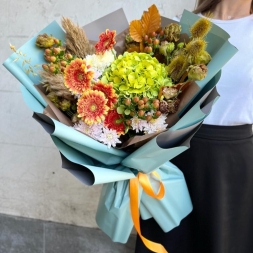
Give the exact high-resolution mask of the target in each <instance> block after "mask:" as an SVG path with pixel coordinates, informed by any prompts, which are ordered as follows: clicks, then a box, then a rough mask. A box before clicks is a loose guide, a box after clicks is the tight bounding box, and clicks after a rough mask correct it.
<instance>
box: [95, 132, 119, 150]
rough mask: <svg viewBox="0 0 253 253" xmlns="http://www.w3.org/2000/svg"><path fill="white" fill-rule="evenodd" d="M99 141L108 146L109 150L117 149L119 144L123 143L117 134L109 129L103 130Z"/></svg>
mask: <svg viewBox="0 0 253 253" xmlns="http://www.w3.org/2000/svg"><path fill="white" fill-rule="evenodd" d="M98 140H99V141H101V142H102V143H104V144H106V145H107V146H108V148H110V147H115V146H116V144H117V143H121V141H120V140H119V135H118V134H117V132H116V131H115V130H113V129H109V128H107V127H104V128H103V133H101V134H100V136H99V139H98Z"/></svg>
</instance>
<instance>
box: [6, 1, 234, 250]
mask: <svg viewBox="0 0 253 253" xmlns="http://www.w3.org/2000/svg"><path fill="white" fill-rule="evenodd" d="M115 16H120V19H115V18H114V17H115ZM111 20H118V23H119V24H117V26H118V27H117V29H115V30H114V29H111V28H110V27H109V24H110V23H111ZM113 25H115V26H116V24H114V23H113ZM62 27H63V28H64V30H65V33H64V32H63V30H62V29H61V27H60V26H59V25H58V24H57V23H56V22H53V23H52V24H50V25H49V26H48V27H46V28H45V29H43V30H42V31H41V32H40V33H39V34H38V35H37V36H35V37H34V38H32V39H31V40H30V41H29V42H27V43H26V44H25V45H24V46H23V47H21V48H20V49H19V50H16V49H15V47H14V46H12V45H11V48H12V50H13V51H14V54H13V55H11V56H10V57H9V58H8V59H7V60H6V61H5V63H4V65H5V67H6V68H7V69H8V70H9V71H11V72H12V73H13V75H14V76H16V77H17V78H18V79H19V81H20V82H21V83H22V85H21V89H22V93H23V96H24V99H25V101H26V103H27V104H28V106H29V107H30V108H31V109H32V110H33V111H34V115H33V117H34V118H35V119H36V120H37V121H38V122H39V123H40V124H41V125H42V126H43V127H44V129H45V130H46V131H47V132H48V133H49V134H50V135H51V137H52V139H53V141H54V143H55V145H56V146H57V148H58V149H59V151H60V153H61V157H62V164H63V165H62V167H63V168H66V169H68V170H69V171H70V172H71V173H72V174H73V175H74V176H76V177H77V178H78V179H80V180H81V181H82V182H83V183H85V184H88V185H93V184H98V183H102V184H104V186H103V188H102V193H101V197H100V201H99V206H98V210H97V215H96V220H97V223H98V226H99V227H100V228H101V229H102V230H103V231H104V232H105V233H106V234H108V235H109V236H110V237H111V238H112V240H113V241H119V242H126V240H127V239H128V237H129V234H130V233H131V230H132V227H133V225H134V226H135V228H136V230H137V232H138V233H139V235H140V237H141V238H142V240H143V242H144V244H145V245H146V246H147V247H148V248H149V249H150V250H152V251H154V252H166V251H165V249H164V248H163V246H162V245H159V244H156V243H154V242H150V241H148V240H147V239H146V238H144V237H143V236H142V235H141V231H140V227H139V212H140V213H141V216H142V218H143V219H148V218H150V217H153V218H154V219H155V220H156V221H157V222H158V224H159V225H160V226H161V227H162V229H163V230H164V231H165V232H167V231H169V230H171V229H172V228H174V227H175V226H177V225H178V224H179V223H180V221H181V220H182V219H183V218H184V217H185V216H186V215H187V214H188V213H189V212H190V211H191V210H192V205H191V201H190V197H189V194H188V191H187V187H186V183H185V181H184V177H183V175H182V173H181V172H180V170H179V169H178V168H176V167H175V166H174V165H173V164H171V163H169V162H168V161H169V160H170V159H172V158H173V157H175V156H177V155H178V154H180V153H181V152H183V151H184V150H186V149H187V148H189V141H190V139H191V137H192V136H193V134H194V133H195V132H196V131H197V129H198V128H199V126H200V125H201V122H202V121H203V119H204V118H205V117H206V116H207V115H208V113H209V111H210V110H211V107H212V104H213V102H214V101H215V99H216V97H217V93H216V92H215V89H214V87H215V85H216V83H217V81H218V80H219V76H220V69H221V67H222V66H223V65H224V64H225V63H226V62H227V61H228V60H229V59H230V58H231V57H232V56H233V55H234V54H235V53H236V49H235V48H234V47H233V46H232V45H230V43H229V42H228V38H229V36H228V34H226V33H225V32H224V31H222V30H221V29H220V28H218V27H216V26H215V25H212V23H211V22H210V20H208V18H199V17H198V16H196V15H195V14H192V13H190V12H187V11H185V12H184V14H183V16H182V19H181V21H180V23H177V22H175V21H172V20H169V19H167V18H164V17H161V16H160V14H159V12H158V9H157V8H156V6H155V5H152V6H151V7H150V8H149V9H148V11H145V12H144V13H143V16H142V18H141V19H140V20H134V21H132V22H131V23H130V25H128V23H127V22H126V19H124V14H123V12H122V10H119V11H116V12H114V13H111V14H109V15H107V16H105V17H103V18H101V19H99V20H97V21H94V22H93V23H91V24H88V25H86V26H85V27H84V28H81V27H79V26H77V25H75V24H74V23H73V22H72V21H71V20H69V19H68V18H63V19H62ZM116 32H117V33H118V34H117V35H116ZM99 34H100V35H99ZM98 35H99V40H98V41H97V40H96V39H94V38H95V36H98ZM21 58H22V60H20V59H21ZM13 61H14V62H15V63H14V62H13ZM34 84H35V85H34Z"/></svg>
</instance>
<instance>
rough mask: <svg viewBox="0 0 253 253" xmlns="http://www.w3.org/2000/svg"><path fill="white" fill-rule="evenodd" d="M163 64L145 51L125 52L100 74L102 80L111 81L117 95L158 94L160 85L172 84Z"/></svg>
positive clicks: (152, 96) (140, 95)
mask: <svg viewBox="0 0 253 253" xmlns="http://www.w3.org/2000/svg"><path fill="white" fill-rule="evenodd" d="M167 75H168V73H167V71H166V69H165V67H164V65H163V64H161V63H159V62H158V60H157V59H156V58H155V57H152V56H150V55H149V54H146V53H137V52H132V53H128V52H125V53H124V55H120V56H119V57H118V58H117V59H116V60H115V61H114V62H113V63H112V64H111V65H110V67H109V68H107V69H106V70H105V72H104V73H103V76H102V82H104V83H109V82H112V83H113V87H114V89H115V90H116V92H117V93H118V95H120V96H121V95H123V96H125V97H130V98H132V97H134V96H136V95H137V96H138V97H148V98H154V97H157V96H158V93H159V88H160V87H161V86H170V85H172V81H171V79H170V78H169V77H168V76H167Z"/></svg>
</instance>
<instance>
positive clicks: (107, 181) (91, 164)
mask: <svg viewBox="0 0 253 253" xmlns="http://www.w3.org/2000/svg"><path fill="white" fill-rule="evenodd" d="M122 13H123V11H122V10H118V11H116V12H113V13H111V14H109V15H107V16H105V17H103V18H101V19H99V20H97V21H94V22H92V23H91V24H88V25H86V26H85V27H84V29H85V31H86V30H87V32H86V34H87V35H88V37H89V39H91V40H95V39H96V37H95V35H97V36H98V35H99V34H100V33H101V32H103V31H104V30H105V28H108V29H111V30H112V29H118V32H124V30H125V29H127V28H128V22H127V20H126V18H125V15H123V14H122ZM115 17H120V19H119V18H117V19H115ZM198 18H199V17H198V16H197V15H195V14H193V13H190V12H188V11H184V13H183V16H182V18H181V21H180V24H181V26H182V31H183V32H184V33H187V34H188V29H189V27H190V25H191V24H193V23H194V22H195V21H196V20H197V19H198ZM111 20H118V22H117V27H116V28H115V27H112V26H113V24H114V23H115V22H111ZM163 22H175V21H172V20H169V19H167V18H163ZM165 24H166V23H165ZM42 33H47V34H53V35H54V36H55V37H57V38H59V39H61V40H62V41H64V40H65V33H64V31H63V30H62V29H61V27H60V26H59V25H58V24H57V23H56V22H52V23H51V24H49V25H48V26H47V27H46V28H44V29H43V30H42V31H40V32H39V33H38V34H42ZM36 37H37V35H35V36H34V37H33V38H32V39H31V40H29V41H28V42H27V43H26V44H24V45H23V46H22V47H21V48H19V49H18V51H22V53H24V54H26V55H27V57H28V58H31V64H32V65H35V64H43V63H45V60H44V58H43V54H42V53H41V51H40V49H38V48H37V47H36V46H35V40H36ZM228 39H229V35H228V34H227V33H226V32H224V31H223V30H222V29H220V28H219V27H217V26H216V25H213V27H212V29H211V31H210V33H209V34H208V36H207V39H206V40H207V42H208V48H207V51H208V52H209V53H210V54H211V56H212V60H211V62H210V63H209V64H208V74H207V77H206V78H205V79H204V80H202V81H199V82H196V85H197V87H198V89H197V91H196V92H195V93H194V94H193V96H192V97H191V99H190V100H189V101H188V103H187V104H186V105H185V106H184V108H183V109H182V110H181V111H180V112H179V113H177V115H176V116H177V117H178V120H177V123H175V124H174V125H173V126H172V127H170V128H169V129H168V130H167V131H165V132H163V133H160V134H159V135H157V136H156V137H154V138H153V139H152V140H150V141H148V142H147V143H146V144H145V145H143V146H141V147H140V148H138V149H137V150H135V151H134V152H132V153H129V152H126V151H125V150H120V149H115V148H110V149H109V148H107V146H106V145H104V144H101V143H99V142H97V141H95V140H93V139H92V138H90V137H88V136H86V135H84V134H82V133H80V132H78V131H76V130H74V129H73V128H71V127H69V126H67V125H65V124H63V123H61V122H59V121H58V120H56V119H53V118H50V117H48V116H47V115H45V108H46V107H47V106H48V105H47V102H46V101H45V99H44V98H43V96H42V95H41V93H40V92H38V89H36V87H35V85H34V84H39V83H40V79H39V77H38V76H33V75H31V74H30V75H27V74H26V73H25V71H24V69H23V67H22V61H16V62H13V61H14V60H15V59H16V58H17V56H16V54H15V53H13V54H12V55H11V56H10V57H9V58H8V59H7V60H6V61H5V62H4V63H3V65H4V66H5V67H6V68H7V69H8V70H9V71H10V72H11V73H12V74H13V75H14V76H15V77H16V78H17V79H18V80H19V82H20V83H21V92H22V95H23V98H24V101H25V103H26V104H27V106H28V107H29V108H30V109H31V110H32V111H33V112H34V114H33V117H34V119H35V120H37V121H38V123H40V124H41V126H42V127H43V128H44V129H45V131H47V132H48V134H49V135H50V136H51V138H52V140H53V141H54V144H55V145H56V147H57V148H58V149H59V152H60V154H61V159H62V167H63V168H65V169H67V170H68V171H69V172H70V173H71V174H72V175H73V176H75V177H76V178H77V179H78V180H80V181H81V182H83V183H84V184H86V185H94V184H104V185H103V188H102V192H101V197H100V200H99V205H98V209H97V214H96V221H97V224H98V226H99V227H100V228H101V229H102V230H103V231H104V232H105V233H106V234H107V235H108V236H109V237H110V238H112V240H113V241H116V242H122V243H125V242H126V241H127V239H128V237H129V235H130V233H131V231H132V228H133V222H132V218H131V213H130V206H129V198H130V196H129V180H130V179H131V178H135V177H136V175H137V173H138V172H142V173H146V174H148V175H149V178H150V181H151V184H152V186H153V188H154V189H155V190H158V189H157V187H158V186H157V181H156V179H154V178H152V176H151V175H150V174H149V173H150V172H152V171H157V172H158V173H159V175H160V176H161V179H162V182H163V184H164V186H165V196H164V198H163V199H162V200H157V199H153V198H151V197H149V196H148V195H147V194H146V193H145V192H143V191H142V189H141V188H140V194H139V207H140V214H141V216H142V218H143V219H148V218H151V217H153V218H154V219H155V220H156V221H157V223H158V224H159V225H160V226H161V228H162V229H163V230H164V231H165V232H168V231H169V230H171V229H173V228H174V227H176V226H178V224H179V223H180V221H181V220H182V219H183V218H184V217H185V216H186V215H188V214H189V213H190V212H191V210H192V204H191V200H190V196H189V193H188V190H187V186H186V183H185V180H184V176H183V174H182V172H181V171H180V170H179V169H180V168H177V167H176V166H174V165H173V164H171V163H170V162H168V161H169V160H170V159H172V158H174V157H175V156H177V155H179V154H180V153H182V152H184V151H185V150H186V149H188V148H189V147H190V140H191V138H192V136H193V135H194V133H195V132H196V131H197V130H198V128H199V127H200V125H201V124H202V122H203V120H204V118H205V117H206V116H207V115H208V114H209V112H210V111H211V108H212V105H213V103H214V102H215V101H216V99H217V98H218V94H217V92H216V90H215V85H216V84H217V82H218V80H219V78H220V75H221V68H222V67H223V66H224V64H226V62H227V61H229V59H230V58H231V57H233V55H234V54H235V53H236V52H237V49H236V48H235V47H233V46H232V45H231V44H230V43H229V42H228ZM116 46H117V44H116Z"/></svg>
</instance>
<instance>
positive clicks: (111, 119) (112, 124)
mask: <svg viewBox="0 0 253 253" xmlns="http://www.w3.org/2000/svg"><path fill="white" fill-rule="evenodd" d="M104 125H105V126H107V127H108V128H109V129H113V130H115V131H116V132H117V133H118V134H124V133H125V124H124V121H123V117H122V115H120V114H118V113H117V110H116V109H113V110H110V111H109V112H108V114H107V115H106V117H105V121H104Z"/></svg>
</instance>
